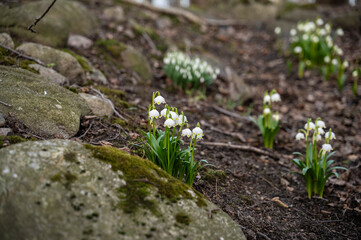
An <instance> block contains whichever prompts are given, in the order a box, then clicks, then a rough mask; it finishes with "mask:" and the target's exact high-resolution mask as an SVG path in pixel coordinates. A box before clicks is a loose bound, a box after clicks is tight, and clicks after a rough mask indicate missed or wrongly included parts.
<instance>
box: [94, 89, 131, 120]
mask: <svg viewBox="0 0 361 240" xmlns="http://www.w3.org/2000/svg"><path fill="white" fill-rule="evenodd" d="M90 89H91V90H92V91H94V92H96V93H97V94H98V95H99V96H100V97H101V98H102V99H104V100H106V101H107V102H109V103H110V106H111V107H112V109H113V111H114V113H115V115H117V117H118V118H120V119H122V120H124V121H126V122H128V120H127V119H125V118H124V117H123V116H122V115H120V113H119V112H118V111H117V110H116V109H115V107H114V104H113V102H112V101H110V100H109V99H108V98H106V97H105V96H104V95H103V94H102V93H101V92H100V91H98V90H96V89H94V88H92V87H91V88H90Z"/></svg>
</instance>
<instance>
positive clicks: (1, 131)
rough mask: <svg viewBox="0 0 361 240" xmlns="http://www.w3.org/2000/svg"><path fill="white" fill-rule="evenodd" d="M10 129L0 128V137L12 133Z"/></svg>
mask: <svg viewBox="0 0 361 240" xmlns="http://www.w3.org/2000/svg"><path fill="white" fill-rule="evenodd" d="M12 132H13V130H11V128H0V136H7V135H8V134H9V133H12Z"/></svg>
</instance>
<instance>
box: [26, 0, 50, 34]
mask: <svg viewBox="0 0 361 240" xmlns="http://www.w3.org/2000/svg"><path fill="white" fill-rule="evenodd" d="M55 2H56V0H53V2H52V3H51V4H50V5H49V7H48V8H47V9H46V10H45V12H43V14H42V15H41V16H40V17H38V18H36V19H35V21H34V22H33V24H31V25H30V26H29V27H28V30H29V31H31V32H33V33H36V31H35V30H34V29H33V27H35V26H36V24H38V22H40V20H41V19H42V18H43V17H45V15H46V14H47V13H48V12H49V10H50V8H52V7H53V5H54V4H55Z"/></svg>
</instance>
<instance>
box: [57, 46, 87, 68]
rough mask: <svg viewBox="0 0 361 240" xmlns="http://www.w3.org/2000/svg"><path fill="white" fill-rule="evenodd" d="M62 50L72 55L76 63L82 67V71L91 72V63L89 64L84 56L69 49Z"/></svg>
mask: <svg viewBox="0 0 361 240" xmlns="http://www.w3.org/2000/svg"><path fill="white" fill-rule="evenodd" d="M63 51H64V52H66V53H69V54H70V55H72V56H73V57H74V58H75V59H76V60H77V61H78V63H79V64H80V66H81V67H82V69H83V70H84V72H92V71H93V68H92V67H91V65H90V64H89V61H88V60H87V59H86V58H85V57H83V56H80V55H78V54H76V53H75V52H73V51H71V50H69V49H64V50H63Z"/></svg>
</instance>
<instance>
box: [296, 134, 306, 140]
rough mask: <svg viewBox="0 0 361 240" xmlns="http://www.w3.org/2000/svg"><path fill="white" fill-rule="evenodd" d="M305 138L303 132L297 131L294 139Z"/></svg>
mask: <svg viewBox="0 0 361 240" xmlns="http://www.w3.org/2000/svg"><path fill="white" fill-rule="evenodd" d="M301 139H305V135H304V134H303V133H297V134H296V140H301Z"/></svg>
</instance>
